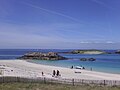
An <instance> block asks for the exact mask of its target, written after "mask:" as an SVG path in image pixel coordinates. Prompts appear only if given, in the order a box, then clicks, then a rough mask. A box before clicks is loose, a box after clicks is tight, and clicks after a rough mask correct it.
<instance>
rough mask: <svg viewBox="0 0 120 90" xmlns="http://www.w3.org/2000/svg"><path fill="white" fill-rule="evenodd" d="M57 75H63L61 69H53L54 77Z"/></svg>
mask: <svg viewBox="0 0 120 90" xmlns="http://www.w3.org/2000/svg"><path fill="white" fill-rule="evenodd" d="M55 76H61V75H60V71H59V70H57V71H55V70H53V75H52V77H55Z"/></svg>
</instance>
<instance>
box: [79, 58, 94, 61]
mask: <svg viewBox="0 0 120 90" xmlns="http://www.w3.org/2000/svg"><path fill="white" fill-rule="evenodd" d="M95 60H96V59H95V58H80V61H95Z"/></svg>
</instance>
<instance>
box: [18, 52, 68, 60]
mask: <svg viewBox="0 0 120 90" xmlns="http://www.w3.org/2000/svg"><path fill="white" fill-rule="evenodd" d="M18 59H37V60H65V59H67V58H65V57H62V56H60V55H58V53H55V52H48V53H41V52H31V53H26V54H25V55H24V56H22V57H19V58H18Z"/></svg>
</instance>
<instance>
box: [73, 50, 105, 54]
mask: <svg viewBox="0 0 120 90" xmlns="http://www.w3.org/2000/svg"><path fill="white" fill-rule="evenodd" d="M71 53H72V54H107V53H106V52H104V51H101V50H74V51H72V52H71Z"/></svg>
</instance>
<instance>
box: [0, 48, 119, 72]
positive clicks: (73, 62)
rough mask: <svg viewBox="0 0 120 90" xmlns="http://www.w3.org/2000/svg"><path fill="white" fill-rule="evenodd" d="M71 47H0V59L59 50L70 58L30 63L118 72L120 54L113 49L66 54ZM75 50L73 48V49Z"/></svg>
mask: <svg viewBox="0 0 120 90" xmlns="http://www.w3.org/2000/svg"><path fill="white" fill-rule="evenodd" d="M72 50H73V49H0V60H11V59H12V60H16V58H18V57H20V56H23V55H24V54H25V53H28V52H59V54H60V55H61V56H64V57H67V58H71V59H69V60H31V61H30V62H31V63H37V64H43V65H51V66H59V67H66V68H70V67H71V66H74V67H75V66H83V67H85V69H86V70H91V68H92V70H93V71H98V72H106V73H112V74H120V54H114V53H113V52H114V51H115V50H104V51H106V52H110V53H112V54H100V55H89V54H68V53H61V52H69V51H72ZM74 50H75V49H74ZM80 58H95V59H96V61H80Z"/></svg>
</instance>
